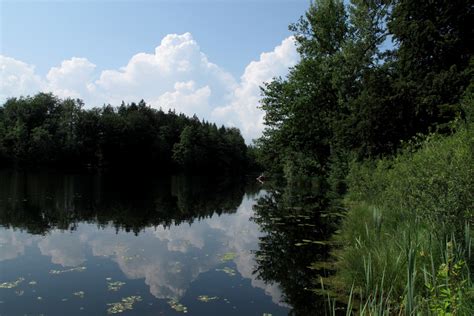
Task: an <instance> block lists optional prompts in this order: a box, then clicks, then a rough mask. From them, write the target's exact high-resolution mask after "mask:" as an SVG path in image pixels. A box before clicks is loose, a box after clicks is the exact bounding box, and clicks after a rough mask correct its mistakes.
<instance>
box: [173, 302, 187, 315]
mask: <svg viewBox="0 0 474 316" xmlns="http://www.w3.org/2000/svg"><path fill="white" fill-rule="evenodd" d="M168 305H169V306H170V307H171V308H172V309H174V310H175V311H177V312H182V313H187V312H188V308H187V307H186V306H184V305H183V304H181V303H179V302H178V301H177V300H170V301H168Z"/></svg>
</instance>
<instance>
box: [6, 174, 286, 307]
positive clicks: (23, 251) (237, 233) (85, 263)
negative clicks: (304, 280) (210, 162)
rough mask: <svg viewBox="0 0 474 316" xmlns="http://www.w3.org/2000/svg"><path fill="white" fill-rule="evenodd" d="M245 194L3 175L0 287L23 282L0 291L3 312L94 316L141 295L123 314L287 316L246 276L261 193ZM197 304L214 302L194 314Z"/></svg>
mask: <svg viewBox="0 0 474 316" xmlns="http://www.w3.org/2000/svg"><path fill="white" fill-rule="evenodd" d="M245 188H246V187H245V186H244V183H242V182H230V181H222V180H216V179H198V178H184V177H174V178H171V179H170V178H163V179H160V178H153V179H150V178H144V179H141V180H140V179H139V178H137V177H131V178H130V177H127V178H123V177H122V178H121V177H117V176H93V175H74V176H73V175H70V176H65V175H61V174H48V173H41V172H40V173H36V174H31V173H15V172H12V171H5V172H3V173H1V174H0V225H2V226H3V227H4V228H3V229H0V247H1V249H2V251H1V252H0V264H1V265H0V267H1V272H2V273H1V280H0V283H1V282H4V281H14V280H17V279H18V278H19V277H22V278H25V281H24V282H22V283H21V284H20V285H19V286H18V288H17V289H16V291H18V292H11V291H10V292H5V291H7V289H0V290H1V291H3V292H0V295H1V300H2V304H0V312H1V313H2V314H3V313H5V314H18V313H20V312H21V313H28V312H34V313H45V314H48V315H54V314H61V311H63V310H64V309H63V308H64V307H61V308H60V310H58V304H62V305H61V306H67V309H68V310H71V312H68V313H72V314H75V312H74V311H76V312H77V313H81V312H82V311H89V313H92V314H103V313H105V309H106V306H107V304H108V303H110V302H114V301H117V300H118V301H120V297H124V296H134V295H135V296H136V295H140V297H142V298H143V300H142V301H139V302H136V304H135V305H136V306H135V307H134V308H135V309H134V311H126V312H129V313H136V314H139V315H146V314H156V312H157V311H161V312H163V311H165V312H166V313H167V314H173V313H177V312H178V311H175V310H172V309H171V308H170V306H169V305H168V304H167V302H168V300H169V299H171V298H172V299H174V300H176V301H179V302H180V303H182V304H184V305H186V306H187V307H188V311H189V313H190V314H191V315H212V314H216V313H218V314H223V313H225V314H230V315H243V314H246V315H251V314H256V315H262V314H263V313H270V314H272V315H286V314H287V313H288V307H287V305H286V303H282V293H281V291H280V288H279V286H278V284H277V283H267V282H265V281H264V280H262V279H260V278H258V277H257V275H256V274H254V273H253V271H254V270H255V266H256V261H255V256H254V251H255V249H257V248H258V240H259V238H263V237H264V233H262V232H261V229H260V227H259V225H258V224H257V223H256V222H253V221H251V220H250V218H251V216H253V214H254V213H253V209H252V207H253V205H254V203H255V199H256V198H260V197H263V196H264V194H263V193H257V192H258V190H255V189H253V188H250V189H249V188H248V187H247V189H245ZM246 190H247V194H245V191H246ZM128 232H133V233H128ZM44 258H48V261H49V263H48V262H45V261H44ZM226 258H230V260H227V259H226ZM77 267H80V269H74V268H77ZM52 271H57V272H58V273H55V272H53V273H52ZM59 272H60V273H59ZM106 280H107V281H106ZM110 280H113V281H119V282H124V285H123V286H122V287H121V288H120V289H119V290H118V293H120V295H122V296H120V297H117V295H118V293H117V294H116V293H115V292H110V291H109V290H108V289H107V288H106V285H107V282H111V281H110ZM30 282H34V284H36V282H37V285H35V286H32V285H31V284H30ZM40 285H42V286H43V287H42V288H41V287H40ZM143 287H145V288H146V291H145V290H143V289H142V288H143ZM45 289H47V290H45ZM33 291H35V292H33ZM14 293H22V295H21V296H20V295H18V294H14ZM78 293H80V295H79V294H78ZM92 293H94V294H92ZM147 293H148V294H147ZM76 294H77V295H76ZM68 295H69V296H68ZM114 295H115V296H114ZM199 295H209V296H218V297H219V299H218V300H216V301H212V302H209V303H202V302H200V301H198V300H197V299H196V298H197V297H198V296H199ZM39 298H41V299H39ZM78 302H80V303H78ZM68 304H69V305H68ZM74 304H76V305H74ZM77 304H81V305H80V306H79V305H77ZM206 308H207V309H206Z"/></svg>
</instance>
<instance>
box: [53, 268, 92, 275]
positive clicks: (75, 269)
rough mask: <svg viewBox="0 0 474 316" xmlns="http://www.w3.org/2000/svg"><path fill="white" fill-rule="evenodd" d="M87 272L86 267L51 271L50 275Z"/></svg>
mask: <svg viewBox="0 0 474 316" xmlns="http://www.w3.org/2000/svg"><path fill="white" fill-rule="evenodd" d="M84 270H86V267H75V268H71V269H65V270H49V274H62V273H67V272H74V271H76V272H82V271H84Z"/></svg>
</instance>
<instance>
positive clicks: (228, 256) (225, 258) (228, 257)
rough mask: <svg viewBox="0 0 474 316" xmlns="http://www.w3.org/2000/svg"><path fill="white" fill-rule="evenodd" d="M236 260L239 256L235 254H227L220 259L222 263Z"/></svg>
mask: <svg viewBox="0 0 474 316" xmlns="http://www.w3.org/2000/svg"><path fill="white" fill-rule="evenodd" d="M235 258H237V254H236V253H235V252H226V253H225V254H223V255H222V256H221V257H220V259H221V261H222V262H227V261H232V260H234V259H235Z"/></svg>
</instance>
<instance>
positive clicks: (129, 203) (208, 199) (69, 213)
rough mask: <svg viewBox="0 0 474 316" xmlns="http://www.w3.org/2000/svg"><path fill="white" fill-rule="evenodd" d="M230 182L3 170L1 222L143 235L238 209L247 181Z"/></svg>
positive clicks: (37, 230) (34, 229) (35, 230)
mask: <svg viewBox="0 0 474 316" xmlns="http://www.w3.org/2000/svg"><path fill="white" fill-rule="evenodd" d="M230 180H231V179H214V178H205V177H184V176H174V177H168V176H162V177H160V176H148V175H145V174H137V175H130V174H128V175H120V174H109V175H103V176H101V175H84V174H80V175H65V174H61V173H50V172H45V171H42V172H37V173H31V172H29V173H27V172H17V171H12V170H3V171H0V223H1V224H2V225H3V226H8V227H15V228H20V229H25V230H26V231H28V232H29V233H32V234H42V233H46V232H48V231H49V230H51V229H54V228H58V229H62V230H67V229H69V230H74V229H75V228H76V226H77V224H78V223H79V222H84V221H86V222H94V223H96V224H97V225H98V226H99V227H105V226H107V225H109V224H110V223H112V225H113V226H114V227H115V228H116V229H117V230H120V229H123V230H125V231H127V232H128V231H133V232H134V233H136V234H138V233H139V232H140V231H141V230H142V229H143V228H145V227H148V226H157V225H163V226H170V225H178V224H180V223H182V222H187V223H192V222H193V221H195V220H200V219H203V218H207V217H210V216H211V215H213V214H218V215H220V214H223V213H233V212H235V211H236V209H237V207H238V206H239V204H240V203H241V201H242V196H243V194H244V182H243V181H230ZM247 188H248V187H247ZM248 189H249V188H248ZM249 193H255V192H252V191H251V192H249Z"/></svg>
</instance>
